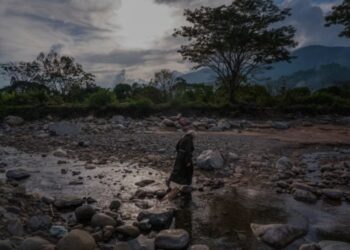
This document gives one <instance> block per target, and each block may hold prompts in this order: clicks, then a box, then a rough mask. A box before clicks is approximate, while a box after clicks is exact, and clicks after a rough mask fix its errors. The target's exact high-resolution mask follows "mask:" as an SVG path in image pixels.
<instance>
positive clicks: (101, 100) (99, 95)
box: [87, 89, 117, 107]
mask: <svg viewBox="0 0 350 250" xmlns="http://www.w3.org/2000/svg"><path fill="white" fill-rule="evenodd" d="M115 104H117V98H116V96H115V94H114V93H113V92H111V91H109V90H106V89H99V90H98V91H97V92H95V93H93V94H91V95H90V96H89V97H88V98H87V105H88V106H90V107H104V106H110V105H115Z"/></svg>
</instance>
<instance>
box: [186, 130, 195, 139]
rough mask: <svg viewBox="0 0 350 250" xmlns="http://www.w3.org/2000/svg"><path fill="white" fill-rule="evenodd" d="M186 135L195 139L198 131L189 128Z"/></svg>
mask: <svg viewBox="0 0 350 250" xmlns="http://www.w3.org/2000/svg"><path fill="white" fill-rule="evenodd" d="M185 136H188V137H191V138H192V139H194V138H195V137H196V131H194V130H188V131H187V132H186V134H185Z"/></svg>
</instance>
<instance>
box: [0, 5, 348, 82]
mask: <svg viewBox="0 0 350 250" xmlns="http://www.w3.org/2000/svg"><path fill="white" fill-rule="evenodd" d="M229 2H231V1H228V0H215V1H214V0H0V62H7V61H17V60H32V59H34V58H35V56H36V55H37V54H38V53H39V52H41V51H48V50H49V49H50V48H55V49H56V50H58V51H60V52H61V53H62V54H67V55H71V56H74V57H75V58H76V59H77V61H79V62H81V63H82V64H83V65H84V67H85V69H86V70H87V71H91V72H93V73H95V74H96V75H97V77H98V78H97V79H98V81H99V83H101V84H102V85H104V86H111V84H112V83H113V81H114V79H115V77H116V76H117V75H118V74H119V72H121V71H122V70H123V69H125V70H126V74H127V77H128V78H133V79H137V78H143V79H149V78H150V77H151V76H152V75H153V73H154V71H156V70H159V69H161V68H169V69H172V70H177V71H181V72H186V71H188V70H190V65H189V64H187V63H184V62H183V61H182V60H181V57H180V55H178V54H177V52H176V50H177V49H178V48H179V44H181V41H180V40H179V39H176V38H172V36H171V34H172V32H173V29H174V28H175V27H178V26H179V25H181V24H183V23H184V17H183V9H184V8H195V7H199V6H201V5H211V6H215V5H221V4H223V3H229ZM340 2H341V0H276V3H278V4H280V5H281V6H288V7H291V8H292V10H293V12H292V13H293V16H292V17H291V18H289V19H288V23H290V24H292V25H294V26H295V27H296V28H297V30H298V32H297V40H298V42H299V46H306V45H311V44H320V45H329V46H350V39H345V38H338V37H337V34H338V33H339V30H340V27H332V28H325V27H324V26H323V25H324V19H323V17H324V15H325V13H327V12H329V10H330V9H331V7H332V6H333V5H334V4H339V3H340ZM1 84H3V83H1V81H0V85H1Z"/></svg>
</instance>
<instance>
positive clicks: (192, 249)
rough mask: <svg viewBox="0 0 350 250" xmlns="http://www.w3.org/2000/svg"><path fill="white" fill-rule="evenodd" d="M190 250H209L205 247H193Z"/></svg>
mask: <svg viewBox="0 0 350 250" xmlns="http://www.w3.org/2000/svg"><path fill="white" fill-rule="evenodd" d="M190 250H210V248H209V247H208V246H207V245H193V246H191V247H190Z"/></svg>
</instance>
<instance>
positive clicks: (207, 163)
mask: <svg viewBox="0 0 350 250" xmlns="http://www.w3.org/2000/svg"><path fill="white" fill-rule="evenodd" d="M197 166H198V167H199V168H200V169H203V170H214V169H221V168H223V166H224V159H223V158H222V155H221V153H220V152H219V151H213V150H206V151H203V152H202V153H201V154H200V155H199V156H198V157H197Z"/></svg>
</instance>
